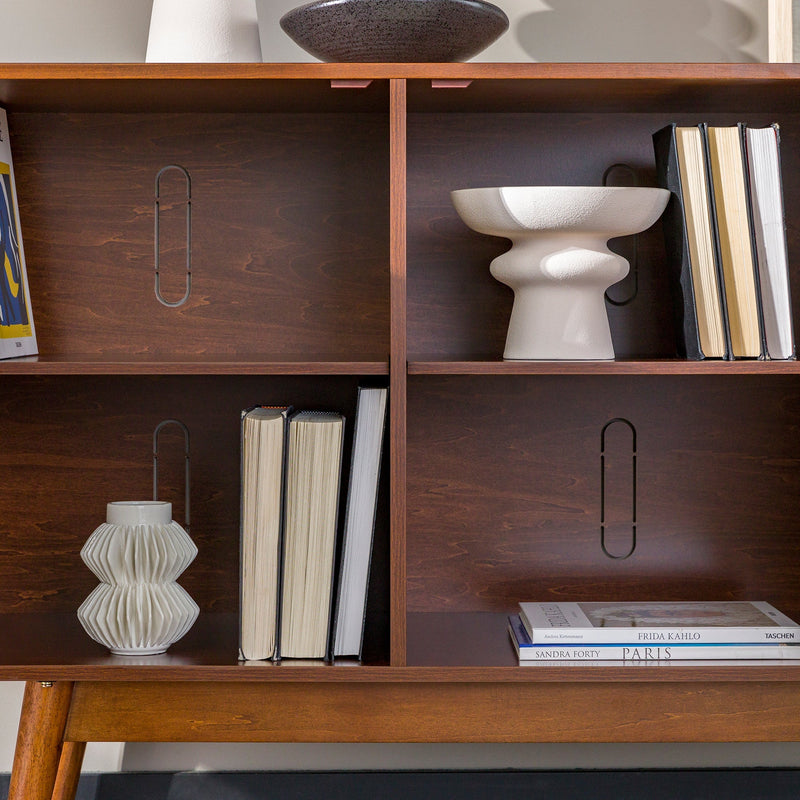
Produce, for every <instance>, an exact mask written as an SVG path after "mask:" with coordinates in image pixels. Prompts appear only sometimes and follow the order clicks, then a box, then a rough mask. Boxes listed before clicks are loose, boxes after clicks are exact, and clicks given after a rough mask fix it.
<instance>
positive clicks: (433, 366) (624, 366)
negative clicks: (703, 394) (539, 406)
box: [408, 356, 800, 375]
mask: <svg viewBox="0 0 800 800" xmlns="http://www.w3.org/2000/svg"><path fill="white" fill-rule="evenodd" d="M797 373H800V362H798V361H748V360H735V361H716V360H715V361H712V360H706V361H687V360H685V359H677V358H676V359H652V360H648V359H630V360H627V359H619V360H615V361H501V360H499V359H495V358H478V359H461V358H456V357H454V358H448V357H440V356H436V357H430V358H428V357H415V358H414V359H413V360H412V359H409V362H408V374H409V375H765V374H767V375H792V374H797Z"/></svg>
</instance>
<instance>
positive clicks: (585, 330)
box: [451, 186, 669, 361]
mask: <svg viewBox="0 0 800 800" xmlns="http://www.w3.org/2000/svg"><path fill="white" fill-rule="evenodd" d="M451 197H452V200H453V205H454V206H455V208H456V211H457V212H458V214H459V216H460V217H461V219H462V220H464V222H465V223H466V224H467V225H468V226H469V227H470V228H472V229H473V230H475V231H478V232H479V233H485V234H488V235H490V236H502V237H504V238H507V239H511V242H512V247H511V249H510V250H509V251H508V252H507V253H504V254H503V255H501V256H499V257H498V258H496V259H494V261H492V263H491V265H490V267H489V269H490V272H491V273H492V276H493V277H494V278H496V279H497V280H498V281H500V282H501V283H505V284H506V285H508V286H510V287H511V288H512V289H513V290H514V306H513V309H512V312H511V319H510V320H509V324H508V335H507V337H506V347H505V352H504V353H503V357H504V358H506V359H519V360H570V361H572V360H607V359H613V358H614V347H613V344H612V341H611V330H610V328H609V325H608V315H607V313H606V307H605V299H604V294H605V291H606V289H608V287H609V286H611V285H612V284H614V283H616V282H617V281H620V280H622V278H624V277H625V276H626V275H627V274H628V270H629V268H630V266H629V264H628V262H627V261H626V260H625V259H624V258H623V257H622V256H619V255H617V254H616V253H612V252H611V251H610V250H609V249H608V240H609V239H612V238H615V237H617V236H628V235H631V234H634V233H639V232H641V231H643V230H646V229H647V228H649V227H650V226H651V225H652V224H653V223H654V222H656V220H657V219H658V218H659V217H660V216H661V213H662V212H663V211H664V209H665V208H666V205H667V200H668V199H669V192H668V191H667V190H666V189H651V188H645V187H626V186H615V187H603V186H505V187H494V188H486V189H458V190H456V191H454V192H451Z"/></svg>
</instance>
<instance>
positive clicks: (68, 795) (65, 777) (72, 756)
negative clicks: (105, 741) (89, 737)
mask: <svg viewBox="0 0 800 800" xmlns="http://www.w3.org/2000/svg"><path fill="white" fill-rule="evenodd" d="M85 752H86V742H64V746H63V747H62V748H61V760H60V761H59V762H58V774H57V775H56V785H55V787H54V788H53V800H74V798H75V792H76V791H77V790H78V778H80V776H81V764H83V754H84V753H85Z"/></svg>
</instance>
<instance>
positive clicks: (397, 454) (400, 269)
mask: <svg viewBox="0 0 800 800" xmlns="http://www.w3.org/2000/svg"><path fill="white" fill-rule="evenodd" d="M390 99H391V106H390V120H389V121H390V158H391V203H390V208H391V219H390V236H391V287H390V291H391V320H392V328H391V358H390V364H391V367H392V375H391V396H390V398H389V428H390V441H391V445H390V449H391V485H392V507H391V532H392V551H391V552H392V560H391V602H392V606H391V608H392V614H391V651H390V653H391V662H392V664H394V665H397V666H400V665H402V664H404V663H405V657H406V629H405V620H406V381H407V377H406V376H407V372H406V363H407V361H408V334H407V327H406V315H407V302H408V301H407V289H406V287H407V281H406V239H407V223H406V218H407V204H406V147H407V139H406V85H405V82H403V81H396V80H393V81H392V82H391V85H390Z"/></svg>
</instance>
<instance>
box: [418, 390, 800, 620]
mask: <svg viewBox="0 0 800 800" xmlns="http://www.w3.org/2000/svg"><path fill="white" fill-rule="evenodd" d="M408 403H409V420H410V424H409V430H408V470H409V471H408V475H409V480H408V532H407V553H408V607H409V611H447V610H451V611H467V610H473V611H503V610H508V611H511V610H513V609H514V608H515V606H516V603H517V602H519V601H520V600H523V599H527V600H537V601H538V600H574V601H578V600H590V599H593V600H607V601H610V600H657V599H660V600H693V599H697V600H701V599H702V600H710V599H739V600H748V599H749V600H755V599H764V600H769V601H771V602H773V603H774V604H775V605H776V606H778V607H780V608H781V609H782V610H783V611H785V612H786V613H787V614H788V615H789V616H791V617H793V618H795V619H798V620H800V602H799V601H798V595H797V591H796V585H795V581H794V577H793V571H792V570H787V569H786V565H787V564H796V563H798V560H799V559H800V550H798V541H800V523H798V516H797V513H796V497H797V496H798V494H799V493H800V483H799V481H800V470H799V469H798V466H800V464H798V444H799V443H798V440H797V427H796V425H795V424H794V418H795V415H796V413H797V409H798V408H800V394H798V387H797V384H796V380H795V378H794V377H793V376H751V377H744V376H740V377H737V378H736V379H735V381H733V379H730V378H726V377H724V376H715V377H711V376H707V377H700V376H698V377H697V378H693V379H687V378H685V377H684V376H638V377H637V376H621V375H618V376H612V377H609V378H602V377H599V376H531V377H528V378H526V377H524V376H502V375H498V376H494V377H492V378H491V379H487V378H481V377H468V376H463V377H447V376H413V377H411V378H410V379H409V397H408ZM614 417H624V418H626V419H628V420H630V421H631V422H632V423H633V424H634V425H635V426H636V429H637V432H638V503H637V511H638V530H639V542H638V546H637V549H636V552H635V553H634V555H633V556H632V557H631V558H629V559H627V560H625V561H611V560H610V559H608V558H607V557H606V556H605V555H603V553H602V552H601V550H600V545H599V524H600V474H599V470H600V461H599V456H600V432H601V429H602V426H603V425H604V424H605V423H606V422H607V421H608V420H610V419H613V418H614ZM628 446H629V445H628ZM620 452H621V451H620ZM627 458H628V460H629V456H628V457H627ZM627 463H628V462H626V464H627ZM625 469H628V466H625ZM629 491H630V489H629V482H628V481H627V480H626V481H620V482H618V484H617V485H616V487H610V488H609V494H608V498H607V499H608V500H609V502H610V505H611V508H612V510H613V509H616V510H618V511H619V512H620V513H619V516H618V517H612V518H611V519H610V520H609V521H610V523H611V524H610V526H609V528H608V536H609V538H608V542H609V546H610V547H611V548H612V551H613V552H616V551H617V550H619V548H620V547H622V546H623V545H624V543H625V542H626V541H628V538H629V535H630V514H629V512H627V511H626V513H627V517H626V516H625V514H623V513H622V511H623V510H624V509H627V508H628V504H629Z"/></svg>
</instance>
